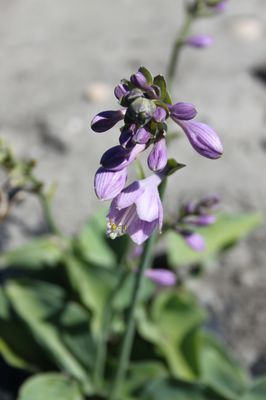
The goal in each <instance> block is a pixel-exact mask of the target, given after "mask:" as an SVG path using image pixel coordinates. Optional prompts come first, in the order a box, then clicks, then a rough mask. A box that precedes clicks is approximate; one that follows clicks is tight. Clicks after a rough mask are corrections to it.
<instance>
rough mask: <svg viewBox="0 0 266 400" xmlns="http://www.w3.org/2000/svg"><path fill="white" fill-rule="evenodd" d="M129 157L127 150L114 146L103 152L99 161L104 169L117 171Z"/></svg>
mask: <svg viewBox="0 0 266 400" xmlns="http://www.w3.org/2000/svg"><path fill="white" fill-rule="evenodd" d="M128 157H129V150H127V149H125V148H124V147H122V146H114V147H111V148H110V149H108V150H107V151H106V152H105V153H103V155H102V158H101V160H100V163H101V164H102V166H103V167H104V168H106V169H110V170H113V171H117V170H119V169H123V168H124V166H125V164H126V162H127V159H128Z"/></svg>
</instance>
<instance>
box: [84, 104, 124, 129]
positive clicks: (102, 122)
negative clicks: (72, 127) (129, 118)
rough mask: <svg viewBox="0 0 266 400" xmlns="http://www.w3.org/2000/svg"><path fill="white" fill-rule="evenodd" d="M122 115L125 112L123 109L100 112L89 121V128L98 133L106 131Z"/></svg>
mask: <svg viewBox="0 0 266 400" xmlns="http://www.w3.org/2000/svg"><path fill="white" fill-rule="evenodd" d="M124 115H125V112H124V111H123V110H117V111H103V112H100V113H99V114H97V115H95V117H94V118H93V120H92V121H91V129H92V130H93V131H94V132H98V133H101V132H105V131H108V130H109V129H111V128H112V127H113V126H115V124H116V123H117V122H118V121H120V120H121V119H123V118H124Z"/></svg>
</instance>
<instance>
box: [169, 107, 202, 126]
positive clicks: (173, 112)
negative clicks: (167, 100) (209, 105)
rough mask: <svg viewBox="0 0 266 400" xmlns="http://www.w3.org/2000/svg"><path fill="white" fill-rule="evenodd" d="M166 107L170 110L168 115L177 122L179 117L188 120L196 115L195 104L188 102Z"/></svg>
mask: <svg viewBox="0 0 266 400" xmlns="http://www.w3.org/2000/svg"><path fill="white" fill-rule="evenodd" d="M168 108H169V110H170V117H171V118H172V119H173V120H174V121H175V122H177V123H178V122H179V120H180V119H181V120H190V119H193V118H194V117H195V116H196V115H197V110H196V108H195V106H193V104H190V103H183V102H180V103H176V104H173V105H168Z"/></svg>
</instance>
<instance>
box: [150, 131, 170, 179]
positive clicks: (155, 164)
mask: <svg viewBox="0 0 266 400" xmlns="http://www.w3.org/2000/svg"><path fill="white" fill-rule="evenodd" d="M166 164H167V147H166V141H165V138H164V137H161V138H160V139H159V140H158V141H157V142H155V144H154V146H153V149H152V151H151V152H150V154H149V157H148V166H149V168H150V169H151V170H152V171H155V172H157V171H161V170H162V169H163V168H164V167H165V166H166Z"/></svg>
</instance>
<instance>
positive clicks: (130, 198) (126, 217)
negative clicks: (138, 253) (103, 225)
mask: <svg viewBox="0 0 266 400" xmlns="http://www.w3.org/2000/svg"><path fill="white" fill-rule="evenodd" d="M162 179H163V178H162V177H161V176H159V175H151V176H149V177H148V178H145V179H143V180H140V181H135V182H133V183H132V184H131V185H129V186H128V187H127V188H125V189H124V190H123V191H122V192H121V193H120V194H119V195H118V196H117V197H116V198H114V199H113V201H112V203H111V207H110V211H109V214H108V219H107V236H108V237H110V238H111V239H115V238H116V237H118V236H122V235H124V234H125V233H127V234H128V235H129V236H130V237H131V239H132V240H133V242H135V243H136V244H142V243H143V242H144V241H145V240H146V239H148V237H149V236H151V234H152V233H153V231H154V230H155V229H159V230H160V229H161V227H162V222H163V208H162V204H161V200H160V196H159V193H158V185H159V184H160V182H161V181H162Z"/></svg>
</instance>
